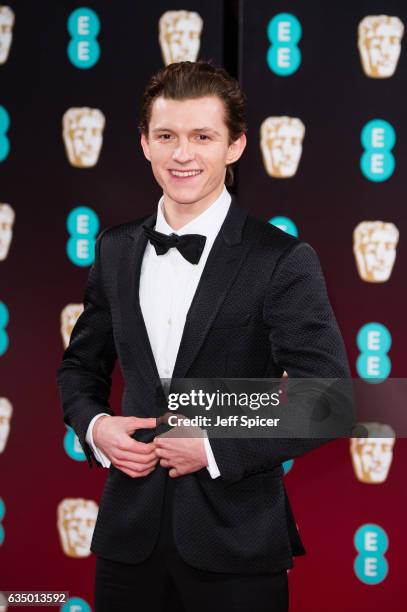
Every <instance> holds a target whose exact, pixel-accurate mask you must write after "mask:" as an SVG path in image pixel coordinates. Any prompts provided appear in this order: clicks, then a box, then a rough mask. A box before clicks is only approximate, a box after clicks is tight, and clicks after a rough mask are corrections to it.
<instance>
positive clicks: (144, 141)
mask: <svg viewBox="0 0 407 612" xmlns="http://www.w3.org/2000/svg"><path fill="white" fill-rule="evenodd" d="M140 144H141V148H142V149H143V153H144V156H145V157H146V159H148V161H151V157H150V145H149V144H148V140H147V137H146V135H145V134H141V138H140Z"/></svg>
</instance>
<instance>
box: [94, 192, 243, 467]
mask: <svg viewBox="0 0 407 612" xmlns="http://www.w3.org/2000/svg"><path fill="white" fill-rule="evenodd" d="M230 202H231V196H230V194H229V192H228V191H227V189H226V187H223V191H222V193H221V194H220V196H219V197H218V198H217V199H216V200H215V202H213V204H211V206H209V208H207V209H206V210H205V211H204V212H203V213H201V214H200V215H198V216H197V217H195V218H194V219H192V221H190V222H189V223H187V224H186V225H183V226H182V227H181V228H179V229H178V230H174V229H173V228H172V227H171V226H170V225H168V223H167V221H166V220H165V217H164V210H163V207H164V206H163V204H164V196H162V197H161V198H160V201H159V202H158V209H157V221H156V225H155V229H156V230H157V231H158V232H161V233H163V234H167V235H168V234H171V233H172V232H176V233H177V234H179V235H183V234H201V235H203V236H206V242H205V248H204V250H203V252H202V255H201V258H200V260H199V263H198V264H191V263H190V262H189V261H187V260H186V259H185V258H184V257H183V256H182V255H181V253H180V252H179V251H178V249H176V248H171V249H169V250H168V251H167V252H166V253H164V255H157V254H156V251H155V248H154V247H153V245H152V244H151V243H150V242H147V246H146V249H145V251H144V256H143V261H142V264H141V271H140V287H139V298H140V306H141V311H142V313H143V318H144V322H145V325H146V328H147V333H148V337H149V341H150V345H151V349H152V352H153V355H154V359H155V362H156V365H157V370H158V373H159V375H160V378H171V376H172V373H173V370H174V366H175V361H176V358H177V353H178V349H179V345H180V342H181V338H182V333H183V330H184V325H185V319H186V316H187V313H188V310H189V307H190V305H191V302H192V299H193V297H194V294H195V291H196V288H197V286H198V283H199V280H200V278H201V274H202V271H203V269H204V267H205V263H206V260H207V258H208V255H209V253H210V250H211V248H212V245H213V243H214V241H215V238H216V236H217V234H218V232H219V230H220V227H221V225H222V223H223V221H224V220H225V217H226V215H227V212H228V210H229V206H230ZM102 414H107V413H105V412H100V413H99V414H97V415H96V416H95V417H94V418H93V419H92V420H91V422H90V423H89V427H88V429H87V433H86V442H87V443H88V444H89V445H90V447H91V448H92V450H93V453H94V455H95V457H96V459H97V460H98V461H100V463H101V464H102V465H103V467H109V466H110V460H109V459H108V458H107V457H106V455H105V454H104V453H103V452H102V451H101V450H100V449H99V448H98V447H97V446H95V444H94V442H93V436H92V430H93V424H94V422H95V421H96V419H98V418H99V417H100V416H101V415H102ZM107 416H110V415H107ZM203 431H204V438H203V441H204V446H205V451H206V456H207V459H208V466H207V469H208V471H209V474H210V475H211V477H212V478H217V477H218V476H220V471H219V469H218V466H217V465H216V461H215V457H214V455H213V452H212V449H211V446H210V443H209V439H208V437H207V435H206V431H205V430H203Z"/></svg>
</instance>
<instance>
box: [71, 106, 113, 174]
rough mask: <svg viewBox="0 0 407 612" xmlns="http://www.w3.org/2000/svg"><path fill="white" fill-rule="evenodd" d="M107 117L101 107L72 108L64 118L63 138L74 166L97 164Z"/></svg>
mask: <svg viewBox="0 0 407 612" xmlns="http://www.w3.org/2000/svg"><path fill="white" fill-rule="evenodd" d="M104 126H105V118H104V115H103V113H102V112H101V111H100V110H99V109H89V108H87V107H85V108H82V109H79V108H71V109H68V111H67V112H66V113H65V115H64V118H63V138H64V142H65V148H66V151H67V154H68V159H69V161H70V163H71V164H72V165H73V166H76V167H82V168H88V167H91V166H95V165H96V163H97V161H98V158H99V154H100V150H101V148H102V142H103V129H104Z"/></svg>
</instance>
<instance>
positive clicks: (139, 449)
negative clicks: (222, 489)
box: [117, 434, 156, 455]
mask: <svg viewBox="0 0 407 612" xmlns="http://www.w3.org/2000/svg"><path fill="white" fill-rule="evenodd" d="M117 448H118V449H119V450H122V451H127V452H131V453H139V454H140V455H148V454H151V453H153V452H154V451H155V448H156V446H155V444H154V443H153V442H140V441H139V440H134V439H133V438H130V437H129V436H128V435H127V434H124V436H122V437H121V438H120V440H119V442H118V444H117Z"/></svg>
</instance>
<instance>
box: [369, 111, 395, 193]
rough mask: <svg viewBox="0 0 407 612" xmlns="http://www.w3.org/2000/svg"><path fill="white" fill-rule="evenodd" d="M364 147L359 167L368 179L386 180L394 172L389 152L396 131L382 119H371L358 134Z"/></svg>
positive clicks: (391, 154) (393, 162) (391, 155)
mask: <svg viewBox="0 0 407 612" xmlns="http://www.w3.org/2000/svg"><path fill="white" fill-rule="evenodd" d="M360 140H361V143H362V147H363V148H364V149H365V150H364V152H363V154H362V157H361V158H360V169H361V171H362V174H363V175H364V176H365V177H366V178H367V179H368V180H369V181H375V182H380V181H386V180H387V179H388V178H390V177H391V175H392V174H393V172H394V168H395V165H396V162H395V160H394V156H393V153H392V152H391V150H392V148H393V147H394V144H395V142H396V133H395V131H394V128H393V126H392V125H390V123H388V122H387V121H384V119H372V121H369V122H368V123H366V125H365V126H364V128H363V129H362V132H361V134H360Z"/></svg>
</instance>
